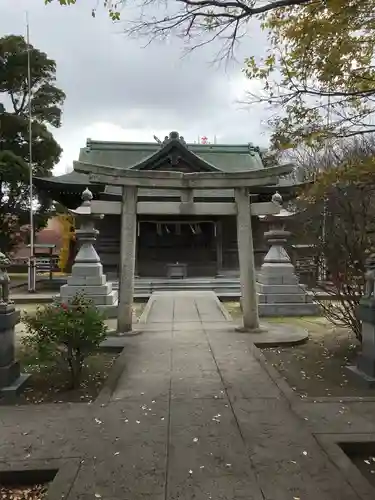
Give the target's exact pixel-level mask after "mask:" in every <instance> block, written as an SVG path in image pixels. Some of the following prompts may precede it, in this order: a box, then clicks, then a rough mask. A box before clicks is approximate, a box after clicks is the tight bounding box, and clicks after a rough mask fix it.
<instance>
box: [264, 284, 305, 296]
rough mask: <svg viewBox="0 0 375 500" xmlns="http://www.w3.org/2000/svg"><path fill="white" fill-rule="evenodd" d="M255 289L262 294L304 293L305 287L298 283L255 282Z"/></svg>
mask: <svg viewBox="0 0 375 500" xmlns="http://www.w3.org/2000/svg"><path fill="white" fill-rule="evenodd" d="M257 291H258V293H260V294H264V295H270V294H272V295H279V294H284V293H288V294H301V293H303V294H305V293H306V288H305V287H304V286H303V285H300V284H293V285H285V284H281V285H267V284H264V283H257Z"/></svg>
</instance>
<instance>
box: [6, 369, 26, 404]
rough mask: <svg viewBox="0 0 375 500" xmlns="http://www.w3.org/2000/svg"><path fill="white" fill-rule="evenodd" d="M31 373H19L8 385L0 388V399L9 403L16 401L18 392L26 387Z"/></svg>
mask: <svg viewBox="0 0 375 500" xmlns="http://www.w3.org/2000/svg"><path fill="white" fill-rule="evenodd" d="M30 377H31V375H30V374H29V373H21V374H20V375H19V377H18V378H16V379H15V380H14V381H13V382H12V383H11V384H10V385H7V386H5V387H1V388H0V401H1V402H2V403H7V404H11V403H13V402H15V401H16V397H17V396H18V394H20V393H21V392H22V390H23V389H24V388H25V387H26V385H27V383H28V381H29V379H30Z"/></svg>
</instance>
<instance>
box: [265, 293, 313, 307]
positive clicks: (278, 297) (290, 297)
mask: <svg viewBox="0 0 375 500" xmlns="http://www.w3.org/2000/svg"><path fill="white" fill-rule="evenodd" d="M308 299H309V297H308V296H307V295H306V294H305V293H303V292H299V293H279V294H264V293H258V302H259V304H304V303H305V302H307V301H308Z"/></svg>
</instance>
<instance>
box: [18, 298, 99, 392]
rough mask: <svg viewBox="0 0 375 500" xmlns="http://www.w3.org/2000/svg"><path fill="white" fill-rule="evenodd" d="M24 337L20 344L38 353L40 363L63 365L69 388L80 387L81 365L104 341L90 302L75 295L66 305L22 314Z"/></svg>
mask: <svg viewBox="0 0 375 500" xmlns="http://www.w3.org/2000/svg"><path fill="white" fill-rule="evenodd" d="M23 322H24V324H25V326H26V331H27V334H28V335H26V336H25V337H24V338H23V339H22V342H23V344H24V345H26V346H27V347H29V348H31V349H35V350H36V351H37V352H38V356H39V359H40V361H47V360H49V361H56V362H57V363H63V365H64V367H66V368H67V369H68V372H69V375H70V387H71V388H77V387H79V385H80V381H81V375H82V369H83V363H84V360H85V358H86V357H87V356H89V355H90V354H92V353H93V352H94V351H95V350H96V349H97V348H98V347H99V345H100V343H101V342H102V341H103V340H104V339H105V336H106V333H107V327H106V325H105V323H104V316H103V314H102V313H101V312H100V311H99V310H98V308H97V307H95V306H94V304H93V303H92V301H91V300H89V299H87V298H86V297H85V296H84V295H83V294H77V295H76V296H75V297H74V298H73V299H72V300H71V301H70V302H69V303H68V304H61V303H60V302H57V301H56V302H54V303H52V304H49V305H47V306H45V307H43V308H38V309H37V311H36V313H32V314H31V313H30V314H25V315H24V316H23Z"/></svg>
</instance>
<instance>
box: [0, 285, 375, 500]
mask: <svg viewBox="0 0 375 500" xmlns="http://www.w3.org/2000/svg"><path fill="white" fill-rule="evenodd" d="M124 341H125V344H126V345H125V348H124V351H123V353H122V354H121V356H120V358H119V362H118V364H117V368H116V367H115V369H114V370H115V371H116V370H117V371H118V378H117V380H116V377H115V376H114V379H113V380H112V384H113V390H104V391H103V393H102V395H101V397H100V398H99V400H98V401H97V402H96V403H93V404H92V405H86V404H85V405H84V404H82V405H80V404H75V405H69V406H67V405H65V406H64V405H43V406H40V407H32V408H30V407H28V408H18V409H17V408H4V407H3V408H0V443H1V446H0V469H1V464H4V463H5V462H9V460H18V461H21V462H22V463H25V462H26V463H28V464H29V466H30V467H35V466H36V465H35V464H38V463H41V462H40V461H42V462H43V461H45V463H49V464H51V463H52V464H53V463H54V462H53V460H55V461H56V460H57V462H56V463H59V462H58V460H60V461H61V460H62V461H63V462H61V463H62V464H63V465H62V467H66V464H68V465H70V471H69V468H68V469H65V476H64V481H63V484H65V490H64V491H62V490H55V493H54V494H56V496H53V497H52V498H56V499H57V498H59V499H61V498H68V499H69V500H73V499H74V500H75V499H82V500H86V499H89V498H90V499H91V498H102V499H108V500H110V499H119V500H120V499H121V500H138V499H145V500H146V499H147V500H151V499H152V500H154V499H155V500H177V499H179V500H192V499H194V500H219V499H222V500H224V499H225V500H242V499H243V500H245V499H246V500H317V499H319V500H338V499H340V500H358V499H360V498H361V499H364V498H371V497H366V496H365V494H366V493H363V492H364V491H365V489H364V490H362V493H361V494H358V493H357V492H356V491H355V489H354V487H353V485H352V484H351V483H350V482H349V481H348V478H347V477H346V476H345V474H343V473H342V472H341V471H340V470H339V468H338V466H336V464H335V463H334V462H333V461H331V459H330V458H329V457H328V455H327V454H326V452H325V451H324V449H323V448H322V447H321V444H320V442H319V441H318V440H317V439H316V436H315V433H314V428H313V427H312V426H311V423H310V422H309V421H308V419H307V418H306V417H304V414H305V411H304V409H303V408H302V407H301V406H298V408H297V411H294V410H293V409H292V407H291V405H290V402H289V401H288V400H287V399H285V397H284V396H283V394H282V393H281V392H280V390H279V388H278V386H277V385H276V384H275V382H274V381H273V379H272V378H271V377H270V375H269V374H268V371H266V370H265V369H264V368H263V366H262V365H261V364H260V363H259V362H258V360H257V357H256V356H255V355H254V354H255V351H254V349H255V348H254V345H253V343H252V342H251V341H250V340H249V337H248V336H247V335H246V334H239V333H236V332H235V331H234V326H233V325H231V324H230V323H229V322H228V320H227V318H226V315H225V314H224V313H223V311H222V309H221V308H220V305H219V303H218V302H217V300H216V297H215V295H214V294H213V293H212V292H200V293H196V292H178V293H163V292H161V293H157V294H155V295H154V296H153V299H152V304H150V307H149V308H148V317H147V322H146V323H145V325H144V331H143V333H142V334H141V335H137V336H134V337H128V338H126V339H124ZM119 366H120V368H121V370H119ZM314 410H316V411H315V412H314V418H315V419H316V421H317V425H318V426H322V420H321V419H320V418H319V410H317V409H316V408H314ZM341 417H342V414H341ZM361 418H362V420H361V421H360V420H358V426H357V425H356V420H355V418H352V419H351V420H352V422H351V426H352V427H351V429H352V432H355V431H356V430H358V429H361V428H363V425H364V418H363V417H361ZM331 419H333V420H334V417H333V416H331V418H330V424H331V426H332V421H333V420H331ZM366 423H367V428H366V429H367V430H368V432H370V430H369V429H370V428H371V431H372V432H375V422H374V419H373V415H372V416H371V414H370V415H369V416H368V421H367V420H366ZM346 431H347V429H346V430H345V426H342V427H340V432H341V433H344V432H346ZM323 432H324V430H323ZM359 432H361V431H359ZM10 457H11V458H10ZM64 464H65V465H64ZM50 466H51V465H50ZM18 467H19V465H18ZM67 471H68V472H67ZM60 482H62V480H61V479H60ZM52 493H53V490H51V494H52ZM363 495H364V496H363Z"/></svg>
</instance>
